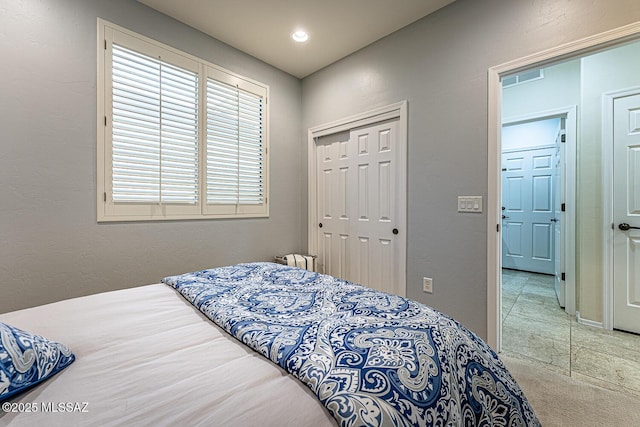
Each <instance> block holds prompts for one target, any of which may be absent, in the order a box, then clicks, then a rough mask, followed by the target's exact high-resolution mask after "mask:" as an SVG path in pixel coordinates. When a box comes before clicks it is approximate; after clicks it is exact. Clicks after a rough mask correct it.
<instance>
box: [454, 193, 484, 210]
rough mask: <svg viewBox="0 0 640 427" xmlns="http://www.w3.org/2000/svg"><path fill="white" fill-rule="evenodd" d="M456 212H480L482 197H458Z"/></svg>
mask: <svg viewBox="0 0 640 427" xmlns="http://www.w3.org/2000/svg"><path fill="white" fill-rule="evenodd" d="M458 212H474V213H480V212H482V196H458Z"/></svg>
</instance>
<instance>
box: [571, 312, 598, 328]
mask: <svg viewBox="0 0 640 427" xmlns="http://www.w3.org/2000/svg"><path fill="white" fill-rule="evenodd" d="M576 320H577V321H578V323H580V324H581V325H585V326H591V327H592V328H600V329H604V323H602V322H596V321H595V320H589V319H583V318H582V317H580V312H579V311H576Z"/></svg>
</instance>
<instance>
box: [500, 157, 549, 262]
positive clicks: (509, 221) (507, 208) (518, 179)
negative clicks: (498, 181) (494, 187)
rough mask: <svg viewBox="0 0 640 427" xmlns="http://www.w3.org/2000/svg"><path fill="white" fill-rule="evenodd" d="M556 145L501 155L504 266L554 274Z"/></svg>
mask: <svg viewBox="0 0 640 427" xmlns="http://www.w3.org/2000/svg"><path fill="white" fill-rule="evenodd" d="M554 151H555V148H540V149H528V150H519V151H512V152H506V153H503V155H502V168H503V172H502V206H503V207H504V209H503V211H502V213H503V220H502V239H503V240H502V266H503V267H505V268H512V269H516V270H523V271H532V272H537V273H545V274H554V272H555V255H554V252H555V248H554V243H553V242H554V227H553V226H552V225H553V221H551V220H552V219H553V218H554V207H553V205H554V200H553V176H554V173H555V172H554V170H555V162H554V154H555V153H554Z"/></svg>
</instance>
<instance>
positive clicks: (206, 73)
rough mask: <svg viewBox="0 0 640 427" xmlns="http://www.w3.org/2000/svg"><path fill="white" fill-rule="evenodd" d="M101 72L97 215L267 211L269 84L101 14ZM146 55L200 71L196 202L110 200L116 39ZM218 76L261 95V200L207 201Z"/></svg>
mask: <svg viewBox="0 0 640 427" xmlns="http://www.w3.org/2000/svg"><path fill="white" fill-rule="evenodd" d="M97 40H98V46H97V47H98V67H97V68H98V77H97V99H98V105H97V220H98V222H111V221H156V220H192V219H215V218H260V217H268V216H269V157H268V153H269V108H268V97H269V86H267V85H265V84H263V83H260V82H257V81H254V80H251V79H248V78H246V77H243V76H240V75H237V74H235V73H233V72H231V71H229V70H226V69H224V68H222V67H219V66H217V65H215V64H212V63H210V62H207V61H205V60H202V59H200V58H197V57H195V56H192V55H190V54H187V53H185V52H182V51H180V50H177V49H175V48H172V47H170V46H167V45H165V44H162V43H160V42H157V41H155V40H152V39H150V38H148V37H145V36H142V35H140V34H136V33H134V32H132V31H130V30H127V29H125V28H122V27H120V26H117V25H115V24H112V23H110V22H107V21H105V20H102V19H100V18H98V39H97ZM114 41H115V42H117V43H118V44H120V45H124V46H126V47H127V48H130V49H133V50H136V51H139V52H142V53H144V54H147V55H153V56H161V57H162V58H163V59H165V60H166V61H167V62H170V63H172V64H174V65H179V66H181V67H183V68H186V69H190V70H192V71H196V72H197V73H198V82H199V83H198V91H199V97H198V102H199V105H198V109H199V112H198V115H199V119H198V123H199V129H198V156H199V158H198V171H199V172H198V201H197V203H196V204H162V203H149V204H147V203H130V202H129V203H116V202H114V201H113V200H112V199H113V197H112V141H111V138H112V127H111V125H112V120H111V119H112V107H111V106H112V91H111V81H110V79H111V67H112V63H111V61H112V43H113V42H114ZM208 78H210V79H214V80H217V81H219V82H222V83H226V84H229V85H231V86H235V87H237V88H238V89H239V90H244V91H248V92H251V93H252V94H254V95H258V96H260V97H262V99H263V133H262V171H263V175H262V177H263V203H261V204H226V205H222V204H208V203H207V189H206V182H207V176H206V174H207V167H206V159H207V142H206V141H207V136H206V122H207V112H206V81H207V79H208Z"/></svg>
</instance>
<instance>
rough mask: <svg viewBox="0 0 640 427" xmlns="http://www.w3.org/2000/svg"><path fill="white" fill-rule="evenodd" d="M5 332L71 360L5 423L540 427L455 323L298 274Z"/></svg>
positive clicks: (19, 402) (123, 304) (503, 373)
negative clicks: (34, 338) (45, 344)
mask: <svg viewBox="0 0 640 427" xmlns="http://www.w3.org/2000/svg"><path fill="white" fill-rule="evenodd" d="M0 322H4V323H6V324H9V325H12V326H13V327H16V328H20V329H23V330H25V331H28V332H30V333H34V334H37V335H41V336H44V337H46V338H47V339H49V340H53V341H56V342H59V343H63V344H64V346H66V347H68V348H69V349H70V350H71V351H73V354H74V355H75V361H73V362H72V363H70V364H69V365H68V366H67V367H65V368H64V369H63V370H62V371H61V372H59V373H57V374H55V375H53V376H51V377H50V378H48V379H46V380H45V381H43V382H41V383H39V384H37V385H35V386H33V387H31V388H29V389H27V390H26V391H24V392H23V393H21V394H18V395H15V396H13V397H11V398H10V399H9V400H6V401H5V402H4V404H3V410H4V411H0V425H11V426H21V425H25V426H27V425H29V426H30V425H65V426H67V425H95V426H109V425H212V426H330V425H514V426H515V425H525V426H538V425H539V422H538V420H537V419H536V417H535V414H534V412H533V410H532V408H531V406H530V405H529V403H528V402H527V400H526V398H525V396H524V395H523V393H522V391H521V390H520V388H519V387H518V385H517V384H516V382H515V381H514V380H513V378H512V377H511V375H510V374H509V372H508V371H507V370H506V368H505V367H504V365H503V364H502V362H501V361H500V360H499V358H498V357H497V355H495V353H493V351H491V349H490V348H489V347H488V346H487V345H486V344H485V343H484V342H483V341H482V340H481V339H479V338H478V337H476V336H475V335H474V334H473V333H471V332H470V331H468V330H466V329H465V328H464V327H462V326H461V325H459V324H458V323H457V322H456V321H455V320H453V319H450V318H449V317H447V316H445V315H443V314H441V313H438V312H437V311H435V310H433V309H431V308H429V307H427V306H424V305H422V304H419V303H417V302H414V301H411V300H408V299H404V298H401V297H398V296H394V295H390V294H385V293H382V292H379V291H374V290H371V289H369V288H365V287H363V286H360V285H357V284H353V283H349V282H346V281H343V280H340V279H336V278H333V277H331V276H327V275H322V274H318V273H314V272H310V271H307V270H303V269H300V268H296V267H289V266H283V265H279V264H273V263H247V264H238V265H235V266H228V267H221V268H215V269H209V270H203V271H199V272H193V273H187V274H184V275H179V276H173V277H168V278H165V279H164V280H163V283H159V284H154V285H147V286H141V287H138V288H131V289H125V290H121V291H114V292H107V293H103V294H98V295H91V296H87V297H82V298H75V299H71V300H66V301H61V302H57V303H53V304H48V305H44V306H39V307H34V308H30V309H26V310H20V311H16V312H12V313H5V314H2V315H0ZM0 357H2V355H1V354H0ZM7 404H9V405H10V406H5V405H7Z"/></svg>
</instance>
